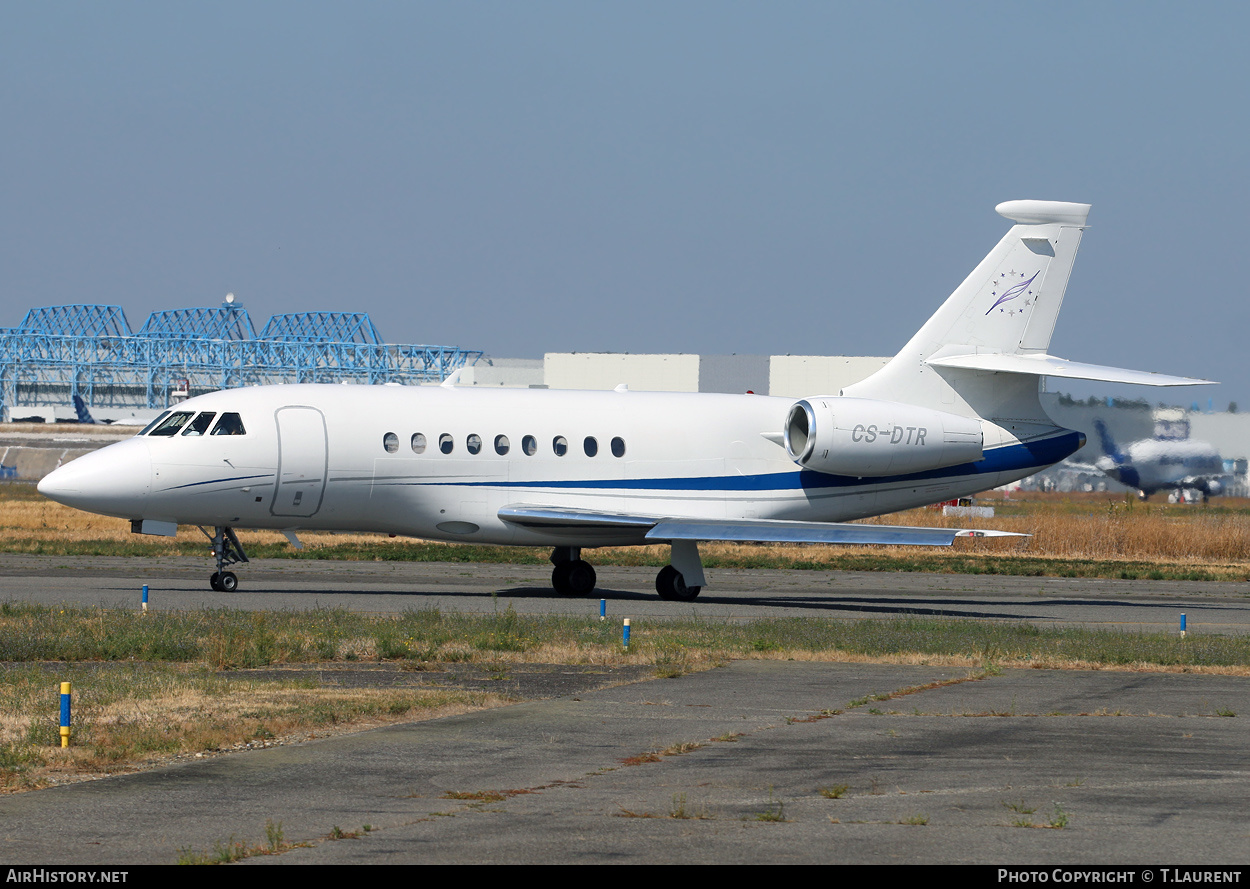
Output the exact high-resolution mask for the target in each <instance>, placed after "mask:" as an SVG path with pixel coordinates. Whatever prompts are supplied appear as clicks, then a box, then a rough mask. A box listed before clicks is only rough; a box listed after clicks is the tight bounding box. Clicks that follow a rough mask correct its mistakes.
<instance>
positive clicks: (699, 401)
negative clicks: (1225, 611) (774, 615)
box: [39, 201, 1207, 601]
mask: <svg viewBox="0 0 1250 889" xmlns="http://www.w3.org/2000/svg"><path fill="white" fill-rule="evenodd" d="M997 210H998V212H999V213H1000V214H1001V215H1003V216H1004V217H1006V218H1007V219H1010V220H1011V221H1012V222H1013V223H1015V224H1014V225H1013V226H1012V227H1011V229H1010V230H1009V231H1008V232H1007V234H1006V235H1005V236H1004V237H1003V239H1002V240H1001V241H999V243H998V245H997V246H995V247H994V249H993V250H991V251H990V253H989V255H988V256H986V257H985V259H983V260H982V261H981V263H980V264H979V265H978V266H977V267H976V268H975V269H974V270H973V271H972V273H971V274H970V275H969V276H968V277H967V278H966V279H965V280H964V282H963V283H962V284H960V285H959V287H958V288H956V290H955V292H954V293H952V294H951V296H950V297H949V298H948V299H947V300H946V301H945V302H944V303H943V304H942V306H941V307H940V308H939V309H938V310H937V312H936V313H935V314H934V315H933V316H932V317H931V318H930V319H929V320H928V321H927V322H926V323H925V324H924V326H923V327H921V328H920V330H919V332H917V333H916V334H915V336H913V337H912V338H911V340H910V342H908V343H907V345H905V346H904V347H903V349H902V351H900V352H899V353H898V355H897V356H895V357H894V359H893V360H891V361H890V362H889V363H888V364H887V365H886V366H885V367H883V368H881V369H880V370H879V371H877V372H876V373H875V374H873V375H872V376H870V377H868V378H867V379H865V380H863V381H862V382H859V383H856V384H855V385H853V386H850V387H848V388H846V389H843V390H842V391H840V392H836V393H827V394H814V395H812V396H811V397H808V398H801V399H793V398H777V397H764V396H756V395H719V394H702V393H659V392H631V391H628V390H627V389H626V388H625V387H624V386H622V387H618V389H617V390H616V391H612V392H599V391H557V390H541V389H514V390H499V389H473V388H467V387H466V388H457V387H456V386H455V385H454V384H450V383H444V384H443V385H442V386H431V387H409V388H405V387H396V386H347V385H333V384H326V385H284V386H262V387H255V388H247V389H230V390H224V391H220V392H213V393H210V394H207V395H201V396H197V397H195V398H191V399H188V400H187V401H185V402H183V403H181V404H179V405H178V406H177V407H176V408H175V409H173V410H169V411H166V412H165V413H163V414H161V415H160V416H159V417H158V418H157V419H156V420H155V421H153V422H152V424H151V425H149V426H148V427H147V428H146V429H144V430H143V431H142V432H140V433H139V434H138V435H137V436H135V437H134V438H132V439H129V440H127V441H123V442H119V443H117V444H114V445H110V446H109V447H106V448H103V449H101V450H99V451H95V452H93V453H90V454H87V455H85V456H83V457H79V458H78V459H77V460H74V461H73V462H71V463H68V464H66V465H65V466H63V467H61V468H60V469H57V470H56V471H55V472H53V473H51V474H50V475H48V476H47V477H45V478H44V479H43V481H42V482H40V484H39V490H40V492H42V493H43V494H45V495H46V496H48V497H50V498H52V499H53V500H56V501H58V502H60V503H64V504H67V505H69V506H74V507H77V508H79V509H84V510H88V511H90V512H96V513H100V514H103V515H110V516H118V517H121V518H125V519H130V521H131V528H132V530H134V531H135V532H138V533H143V534H163V535H168V536H172V535H174V534H175V533H176V532H177V527H178V525H180V524H189V525H199V526H201V527H203V528H205V529H206V532H205V533H209V532H208V531H207V529H208V528H211V529H212V533H211V534H209V536H210V537H211V538H212V540H213V550H214V553H215V558H216V571H215V572H214V573H213V575H212V577H211V578H210V584H211V585H212V587H213V588H214V589H218V590H224V591H232V590H234V589H235V588H236V587H237V585H238V578H237V576H236V575H235V574H234V572H232V571H229V570H227V568H228V567H229V566H231V565H234V564H236V563H240V562H246V561H247V556H246V554H245V553H244V551H243V548H242V547H241V546H240V545H239V541H238V538H237V536H236V534H235V529H236V528H269V529H275V530H279V531H282V532H284V533H285V534H286V535H287V537H288V539H290V540H291V542H292V543H293V544H297V543H298V538H297V537H296V534H297V532H299V531H305V530H307V531H313V530H333V531H361V532H378V533H384V534H393V535H402V536H408V537H419V538H426V539H434V540H447V541H461V542H471V543H485V544H512V545H527V546H541V547H550V548H551V549H552V554H551V561H552V563H553V564H554V566H555V567H554V570H553V572H552V586H553V587H554V588H555V589H556V590H558V591H559V592H562V593H568V594H585V593H588V592H590V591H591V590H593V589H594V587H595V571H594V568H593V567H592V566H591V564H590V563H589V562H588V561H587V560H586V559H585V558H584V551H585V550H587V549H591V548H593V547H597V546H628V545H641V544H652V543H664V544H668V545H670V546H671V564H669V565H667V566H665V568H664V569H663V570H661V571H660V572H659V575H658V576H657V577H656V590H657V591H658V592H659V594H660V596H662V597H663V598H665V599H673V600H679V601H689V600H692V599H694V598H695V597H696V596H697V595H698V594H699V591H700V589H701V588H702V587H704V586H705V585H706V578H705V576H704V571H703V565H702V562H701V560H700V557H699V551H698V543H699V542H700V541H741V542H762V541H787V542H810V543H845V544H918V545H939V546H940V545H950V544H951V543H952V542H953V540H954V538H955V537H957V536H980V535H986V534H995V533H1004V532H988V531H967V530H955V529H943V528H912V527H896V526H888V525H862V524H851V523H849V522H850V521H851V520H853V519H858V518H864V517H867V516H875V515H881V514H884V513H889V512H895V511H898V510H902V509H908V508H910V507H914V506H921V505H924V504H929V503H934V502H937V501H940V500H948V499H951V498H955V497H960V496H966V495H970V494H973V493H975V492H977V491H984V490H986V489H989V488H993V487H996V486H998V485H1003V484H1006V483H1008V482H1011V481H1015V480H1017V479H1020V478H1023V477H1025V476H1027V475H1031V474H1033V473H1035V472H1037V471H1038V470H1039V469H1042V468H1044V467H1046V466H1049V465H1051V464H1053V463H1057V462H1058V461H1060V460H1062V459H1064V458H1065V457H1067V456H1068V455H1069V454H1071V453H1073V452H1074V451H1076V450H1077V449H1078V448H1080V447H1081V446H1082V445H1083V444H1084V443H1085V435H1084V434H1083V433H1081V432H1079V431H1076V430H1072V429H1064V428H1062V427H1059V426H1057V425H1056V424H1055V423H1054V422H1053V421H1052V420H1051V419H1050V418H1049V417H1048V416H1047V415H1046V412H1045V411H1044V410H1043V409H1042V407H1041V404H1040V403H1039V400H1038V388H1039V387H1038V382H1039V377H1042V376H1054V377H1067V378H1077V379H1092V380H1107V381H1113V382H1118V383H1138V384H1146V385H1157V386H1185V385H1195V384H1200V383H1205V382H1207V381H1204V380H1195V379H1190V378H1186V377H1172V376H1161V375H1158V374H1152V373H1145V372H1141V371H1133V370H1124V369H1120V368H1112V367H1102V366H1098V365H1092V364H1080V363H1076V362H1071V361H1066V360H1064V359H1062V358H1057V357H1054V356H1052V355H1049V354H1047V352H1046V349H1047V347H1048V346H1049V344H1050V339H1051V333H1052V331H1053V330H1054V326H1055V320H1056V318H1057V317H1058V314H1059V308H1060V305H1061V304H1062V302H1063V295H1064V291H1065V289H1066V287H1067V283H1068V276H1069V274H1070V272H1071V269H1072V263H1073V260H1074V259H1075V257H1076V252H1077V247H1078V245H1079V244H1080V240H1081V234H1082V232H1083V230H1084V228H1085V223H1086V218H1087V216H1088V213H1089V205H1088V204H1073V203H1061V202H1055V201H1008V202H1007V203H1004V204H1000V205H999V206H998V207H997Z"/></svg>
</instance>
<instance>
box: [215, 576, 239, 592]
mask: <svg viewBox="0 0 1250 889" xmlns="http://www.w3.org/2000/svg"><path fill="white" fill-rule="evenodd" d="M217 585H218V589H220V590H221V591H222V592H223V593H233V592H234V591H235V590H237V589H238V588H239V578H238V577H236V576H235V574H234V572H233V571H223V572H221V577H219V578H218V579H217Z"/></svg>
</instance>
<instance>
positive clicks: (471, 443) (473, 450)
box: [464, 432, 482, 454]
mask: <svg viewBox="0 0 1250 889" xmlns="http://www.w3.org/2000/svg"><path fill="white" fill-rule="evenodd" d="M464 446H465V447H466V448H468V449H469V453H470V454H477V453H479V452H480V451H481V450H482V436H480V435H478V434H477V433H476V432H474V433H472V434H470V435H469V437H468V438H466V439H465V440H464Z"/></svg>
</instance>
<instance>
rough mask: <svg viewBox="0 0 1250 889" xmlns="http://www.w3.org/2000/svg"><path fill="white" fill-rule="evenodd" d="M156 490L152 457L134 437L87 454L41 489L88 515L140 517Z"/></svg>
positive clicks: (47, 478)
mask: <svg viewBox="0 0 1250 889" xmlns="http://www.w3.org/2000/svg"><path fill="white" fill-rule="evenodd" d="M151 488H152V456H151V454H150V453H149V452H148V445H147V442H145V441H144V440H143V439H140V438H132V439H128V440H126V441H120V442H118V443H117V444H113V445H109V446H108V447H106V448H101V449H100V450H98V451H92V452H91V453H89V454H84V455H83V456H81V457H79V458H78V459H76V460H72V461H70V462H69V463H66V464H65V465H64V466H62V467H60V468H59V469H56V470H53V471H52V472H50V473H49V474H48V475H46V476H44V478H43V480H42V481H41V482H39V485H38V490H39V493H40V494H43V495H44V496H45V497H47V498H48V499H50V500H55V501H56V502H57V503H63V504H65V505H66V506H72V507H74V508H75V509H84V510H86V511H87V512H95V513H100V514H101V515H112V516H118V517H120V518H138V517H140V516H141V511H140V510H141V507H142V505H143V502H144V500H145V499H146V497H147V494H148V492H149V491H150V490H151Z"/></svg>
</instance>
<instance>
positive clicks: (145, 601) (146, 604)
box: [143, 583, 148, 612]
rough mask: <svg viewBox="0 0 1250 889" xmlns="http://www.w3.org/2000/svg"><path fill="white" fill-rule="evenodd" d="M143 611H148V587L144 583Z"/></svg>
mask: <svg viewBox="0 0 1250 889" xmlns="http://www.w3.org/2000/svg"><path fill="white" fill-rule="evenodd" d="M143 610H144V611H145V612H146V611H147V610H148V585H147V584H146V583H145V584H144V585H143Z"/></svg>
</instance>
